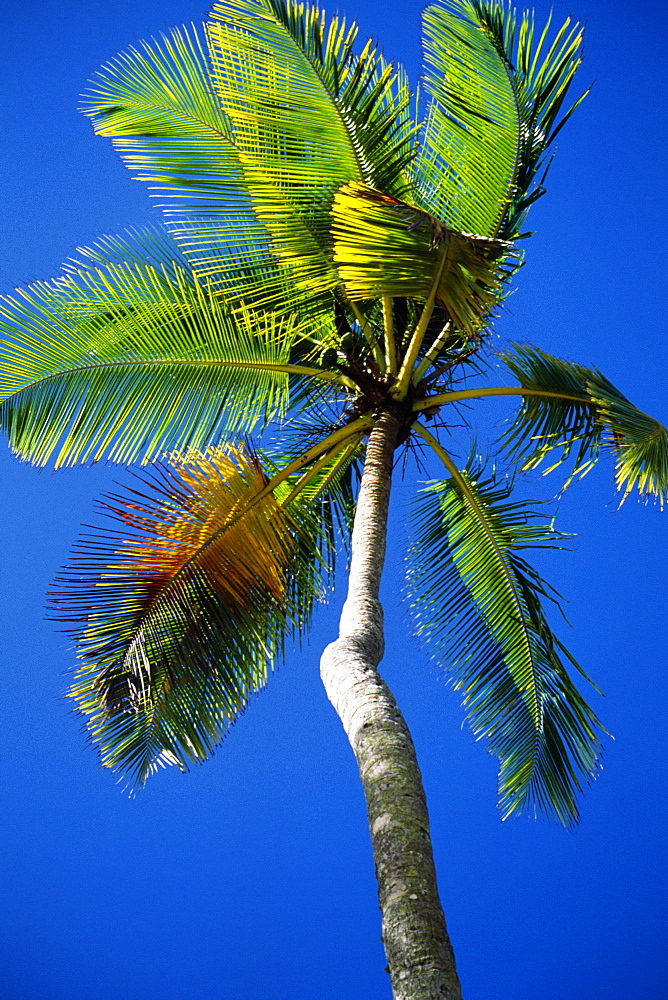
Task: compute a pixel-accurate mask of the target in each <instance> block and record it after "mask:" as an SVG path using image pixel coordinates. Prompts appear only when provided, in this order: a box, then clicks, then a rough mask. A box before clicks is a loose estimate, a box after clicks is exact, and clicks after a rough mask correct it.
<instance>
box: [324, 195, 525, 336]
mask: <svg viewBox="0 0 668 1000" xmlns="http://www.w3.org/2000/svg"><path fill="white" fill-rule="evenodd" d="M332 235H333V237H334V261H335V263H336V265H337V268H338V272H339V275H340V278H341V280H342V282H343V284H344V287H345V289H346V293H347V295H348V296H349V298H351V299H353V300H355V299H358V300H360V299H361V300H363V299H370V298H380V297H381V296H383V295H387V296H390V297H394V296H405V297H411V298H424V299H426V298H427V297H428V296H429V294H430V292H431V290H432V287H433V285H434V282H437V288H436V301H437V303H438V304H439V305H441V306H442V307H443V308H444V309H445V310H446V312H447V314H448V315H449V316H450V317H451V318H452V320H453V322H454V324H455V326H456V327H457V328H458V329H459V330H461V331H463V332H464V333H466V334H469V335H472V334H476V333H479V332H480V330H481V328H482V327H484V326H485V324H486V323H487V321H488V318H489V316H490V313H491V311H492V309H493V308H494V306H495V305H497V303H498V301H499V299H500V298H501V295H502V282H503V280H504V277H505V266H504V265H503V263H500V258H502V257H504V256H505V255H506V253H507V250H508V247H507V244H505V243H501V242H500V241H498V240H493V239H484V238H482V237H478V236H470V235H468V234H466V233H459V232H455V231H454V230H451V229H448V228H447V227H445V226H444V225H442V224H441V223H440V222H439V221H438V220H437V219H436V218H434V217H433V216H430V215H429V214H428V213H426V212H423V211H421V210H420V209H416V208H414V207H412V206H411V205H408V204H406V203H405V202H401V201H398V200H397V199H395V198H390V197H389V196H387V195H385V194H383V193H382V192H380V191H376V190H374V189H373V188H369V187H367V186H366V185H363V184H359V183H356V182H354V183H350V184H346V185H344V186H343V187H341V188H339V190H338V191H337V192H336V195H335V197H334V203H333V206H332Z"/></svg>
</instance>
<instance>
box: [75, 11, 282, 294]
mask: <svg viewBox="0 0 668 1000" xmlns="http://www.w3.org/2000/svg"><path fill="white" fill-rule="evenodd" d="M82 110H83V112H84V113H85V114H86V115H87V116H88V117H89V118H91V120H92V122H93V127H94V129H95V131H96V133H97V134H98V135H103V136H107V137H110V138H111V140H112V143H113V145H114V148H115V149H116V150H117V152H118V153H119V155H120V156H121V158H122V159H123V161H124V162H125V163H126V165H127V166H128V168H129V169H130V170H132V171H133V172H135V173H136V174H137V176H138V177H139V178H140V179H141V180H143V181H146V182H147V183H148V184H150V186H151V189H152V193H153V194H154V195H155V196H156V197H159V198H160V202H161V207H162V209H163V213H164V217H165V220H166V222H167V224H168V226H169V228H170V231H171V232H172V234H173V236H174V237H175V238H176V239H177V240H178V241H179V243H180V245H181V246H182V247H183V250H184V252H185V253H186V254H187V256H188V258H189V259H190V261H191V263H192V265H193V266H194V267H195V269H196V271H197V273H198V275H199V276H200V277H201V278H204V279H207V280H210V281H212V282H213V283H214V284H215V285H217V286H222V287H224V288H227V287H228V286H229V284H230V281H231V277H232V275H233V274H236V275H237V277H238V278H241V277H242V276H245V277H246V282H247V284H251V285H253V284H259V283H261V282H262V281H263V280H277V277H276V275H275V264H274V260H273V257H272V255H271V252H270V250H269V234H268V232H267V230H266V229H265V227H264V226H263V225H262V223H261V222H259V220H258V219H257V217H256V215H255V213H254V211H253V207H252V204H251V200H250V196H249V192H248V190H247V183H246V178H245V176H244V171H243V168H242V165H241V163H240V160H239V154H238V150H237V149H236V147H235V146H234V143H233V142H232V137H231V123H230V121H229V119H228V118H227V116H226V115H225V113H224V111H223V110H222V108H221V106H220V101H219V100H218V97H217V95H216V93H215V91H214V88H213V84H212V82H211V70H210V63H209V56H208V52H207V49H206V46H205V45H204V43H203V42H202V40H201V39H200V37H199V36H198V34H197V32H196V30H195V29H194V28H192V29H186V28H182V29H174V30H173V31H172V32H171V34H170V35H168V36H167V35H165V36H163V37H162V38H161V39H160V40H159V41H158V40H155V39H154V40H152V41H151V42H144V43H143V44H142V46H141V48H139V49H136V48H134V49H130V50H129V51H128V52H125V53H121V54H120V55H118V56H116V58H115V59H113V60H112V61H111V62H109V63H107V64H106V65H105V66H103V67H102V69H101V70H100V71H99V72H98V73H97V74H96V76H95V77H94V79H93V80H92V82H91V84H90V87H89V90H88V91H87V92H86V94H85V95H84V97H83V99H82ZM285 284H286V286H287V279H286V281H285Z"/></svg>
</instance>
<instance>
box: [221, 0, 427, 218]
mask: <svg viewBox="0 0 668 1000" xmlns="http://www.w3.org/2000/svg"><path fill="white" fill-rule="evenodd" d="M210 17H211V18H212V21H211V22H210V24H209V25H208V32H209V40H210V45H211V54H212V60H213V64H214V83H215V86H216V88H217V91H218V94H219V96H220V99H221V102H222V105H223V107H224V108H225V110H226V112H227V113H228V114H229V116H230V119H231V120H232V122H233V123H234V135H235V139H236V141H237V142H238V144H239V148H240V149H241V150H243V154H244V161H245V160H246V158H247V157H250V159H251V160H252V161H253V162H254V163H255V164H256V165H258V166H262V168H263V169H264V170H265V171H266V176H267V178H272V179H273V181H274V183H275V184H276V186H277V187H278V188H280V189H281V190H283V191H288V192H289V193H290V200H291V201H293V200H294V203H295V204H300V203H304V204H305V209H306V211H307V213H308V214H309V215H310V216H311V217H315V215H317V214H318V213H320V219H321V220H323V215H322V205H320V206H318V205H317V201H318V198H317V195H318V194H321V193H322V192H327V191H331V190H332V187H333V186H336V185H337V184H340V183H343V182H344V181H346V180H352V179H357V180H363V181H365V182H366V183H368V184H371V185H373V186H376V187H380V188H382V189H383V190H386V191H387V193H388V194H392V195H395V196H400V194H401V193H402V192H403V191H404V190H406V189H407V185H408V182H409V181H408V176H407V174H406V167H407V165H408V164H409V163H410V161H411V160H412V158H413V156H414V146H413V142H412V139H413V136H414V134H415V132H416V129H417V125H416V123H415V122H414V120H413V117H412V113H411V95H410V90H409V86H408V82H407V79H406V75H405V72H404V70H403V68H402V67H401V66H396V67H395V66H393V65H392V64H390V63H388V62H386V60H385V59H384V58H383V56H382V55H381V54H380V52H379V51H378V49H377V46H376V45H375V44H374V42H373V40H371V39H370V40H369V41H367V42H366V43H365V44H364V46H363V47H362V49H361V51H360V52H359V54H357V53H356V52H355V51H354V45H355V42H356V40H357V36H358V27H357V25H356V24H355V23H354V22H352V23H351V24H349V25H348V24H347V23H346V21H345V19H342V18H339V17H336V16H335V17H332V18H331V19H330V20H329V23H328V20H327V17H326V15H325V11H324V10H321V9H320V8H318V7H317V6H316V5H306V4H302V3H298V2H296V0H223V2H219V3H216V4H214V7H213V9H212V11H211V14H210ZM277 151H279V152H280V154H281V155H280V156H277V155H276V153H277Z"/></svg>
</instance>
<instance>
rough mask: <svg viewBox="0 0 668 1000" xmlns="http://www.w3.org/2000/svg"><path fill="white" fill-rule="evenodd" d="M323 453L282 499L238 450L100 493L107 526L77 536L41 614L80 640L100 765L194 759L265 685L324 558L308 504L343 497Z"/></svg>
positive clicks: (336, 467) (323, 571) (144, 768)
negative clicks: (297, 488) (321, 461)
mask: <svg viewBox="0 0 668 1000" xmlns="http://www.w3.org/2000/svg"><path fill="white" fill-rule="evenodd" d="M271 464H272V463H269V466H270V467H271ZM332 464H333V469H332V468H330V469H326V470H324V471H323V472H321V474H320V476H319V477H316V478H315V480H311V483H310V492H309V494H308V495H304V496H302V495H299V496H298V497H295V498H294V499H293V500H292V502H290V503H289V511H288V512H286V511H285V510H284V509H283V508H282V507H281V505H280V502H278V501H277V498H275V497H274V496H273V495H272V494H271V493H269V494H267V491H266V488H267V485H268V482H269V481H268V478H267V473H266V472H265V470H264V468H263V465H262V464H261V463H260V461H259V459H258V458H257V457H255V456H253V455H250V454H248V453H247V452H245V451H244V450H240V449H227V450H226V451H222V450H220V449H217V450H214V451H212V452H210V453H209V454H208V455H206V456H204V455H194V454H193V455H191V456H190V457H189V459H188V460H185V461H181V462H178V463H176V465H175V466H173V467H171V468H169V467H156V468H154V470H152V472H151V474H146V473H144V474H143V475H142V477H136V479H137V480H138V483H137V486H136V487H134V488H132V489H129V490H127V491H126V493H124V494H122V495H116V496H112V497H110V498H108V500H107V502H106V503H104V504H103V509H104V510H105V512H106V513H107V514H108V515H109V517H110V518H111V523H112V528H111V529H109V528H105V529H104V531H103V532H100V533H96V534H93V535H91V536H88V537H87V538H84V539H83V540H82V541H80V542H79V544H78V546H77V548H76V549H75V552H74V554H73V559H72V562H71V564H70V566H69V567H68V568H67V569H65V570H64V571H63V572H62V573H61V576H60V578H59V580H58V581H57V589H56V591H55V593H54V595H53V598H52V602H51V617H52V618H54V619H55V620H57V621H63V622H65V623H66V624H67V626H68V629H67V630H68V631H69V632H70V633H72V634H73V635H74V637H75V638H76V640H77V644H78V650H79V654H78V655H79V659H80V661H81V662H80V666H79V668H78V670H77V672H76V675H75V678H74V682H73V684H72V687H71V690H70V695H71V697H72V698H74V700H75V701H76V704H77V707H78V709H79V711H80V712H81V713H82V714H83V715H84V716H85V717H86V726H87V730H88V733H89V736H90V738H91V740H92V741H93V742H94V743H95V744H96V745H97V747H98V750H99V753H100V757H101V761H102V763H103V765H104V766H106V767H110V768H113V769H118V770H120V771H122V772H123V773H124V774H125V775H126V776H127V778H128V780H129V781H130V783H131V784H133V785H141V784H142V783H143V782H144V781H145V780H146V779H147V777H149V776H150V775H151V774H152V773H154V772H155V771H156V770H157V769H158V768H159V767H161V766H166V765H169V764H178V765H179V766H180V767H181V768H182V769H186V768H187V767H188V765H189V764H190V763H197V762H200V761H203V760H205V759H206V758H207V757H209V756H210V755H211V753H212V752H213V751H214V749H215V747H216V745H217V744H218V743H219V742H220V741H221V740H222V739H223V737H224V736H225V734H226V732H227V730H228V729H229V727H230V726H231V724H232V723H233V722H234V720H235V719H236V718H237V717H238V715H239V714H240V713H241V712H242V711H243V710H244V709H245V707H246V705H247V704H248V702H249V700H250V699H251V698H252V697H253V695H254V694H255V693H256V692H257V691H258V690H259V689H260V688H261V687H263V686H264V684H265V683H266V681H267V679H268V676H269V674H270V672H271V669H272V665H273V664H274V663H275V661H276V659H277V658H278V657H280V655H281V653H282V650H283V646H284V643H285V640H286V638H287V637H288V636H289V635H290V634H291V633H292V632H293V631H296V632H297V633H299V632H300V631H301V630H303V628H304V627H305V626H306V624H307V623H308V620H309V618H310V614H311V610H312V606H313V603H314V601H315V600H317V599H319V598H320V597H321V595H322V585H323V580H324V579H326V578H327V577H328V575H329V573H330V572H331V571H332V569H333V558H334V548H333V546H332V544H331V541H332V540H331V538H330V536H329V534H328V531H327V527H326V525H325V526H323V525H322V522H321V520H320V517H319V513H320V511H319V503H321V502H326V501H328V500H331V499H332V497H334V502H336V500H337V499H340V498H341V497H342V496H345V486H344V485H343V484H342V479H343V478H345V463H343V465H342V463H341V462H338V463H337V458H336V457H334V459H333V463H332ZM289 491H290V483H289V482H284V483H282V484H281V488H280V491H278V492H282V493H283V494H284V496H283V502H284V503H285V501H286V500H289Z"/></svg>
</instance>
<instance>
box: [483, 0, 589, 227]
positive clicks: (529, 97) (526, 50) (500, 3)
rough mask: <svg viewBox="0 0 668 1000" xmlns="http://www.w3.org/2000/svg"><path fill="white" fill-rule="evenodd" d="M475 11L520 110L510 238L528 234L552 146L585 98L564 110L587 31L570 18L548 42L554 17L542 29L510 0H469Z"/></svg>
mask: <svg viewBox="0 0 668 1000" xmlns="http://www.w3.org/2000/svg"><path fill="white" fill-rule="evenodd" d="M471 7H472V9H473V10H474V11H475V13H476V16H477V18H478V20H479V22H480V24H481V25H482V26H483V28H484V30H485V31H487V32H488V34H489V36H490V38H491V39H492V42H493V44H494V45H495V46H496V48H497V50H498V52H499V54H500V55H501V57H502V58H503V59H504V60H505V62H506V64H507V66H508V70H509V73H510V80H511V83H512V86H513V90H514V92H515V98H516V101H517V107H518V112H519V122H520V134H519V139H520V142H519V151H518V162H517V168H516V171H515V182H514V188H513V191H512V197H511V200H510V203H509V205H508V208H507V210H506V213H505V215H504V217H503V219H502V221H501V223H500V226H499V231H498V235H499V236H500V237H501V238H502V239H508V240H512V239H517V238H518V237H521V236H523V235H528V234H523V233H522V232H521V229H522V226H523V224H524V220H525V218H526V214H527V212H528V210H529V208H530V207H531V205H532V204H533V203H534V202H535V201H536V200H537V199H538V198H540V197H542V195H543V194H545V187H544V182H545V179H546V176H547V173H548V170H549V167H550V165H551V163H552V155H553V154H550V152H549V151H550V148H551V147H552V146H553V144H554V140H555V139H556V137H557V135H558V133H559V132H560V131H561V129H562V128H563V126H564V125H565V124H566V122H567V121H568V119H569V118H570V116H571V115H572V114H573V112H574V111H575V109H576V108H577V107H578V105H579V104H580V103H581V102H582V101H583V100H584V98H585V96H586V94H587V91H585V93H584V94H581V95H580V96H579V97H578V98H577V99H576V100H575V101H574V102H573V103H572V104H571V105H570V106H569V107H568V108H567V109H566V110H565V111H563V110H562V109H563V107H564V102H565V101H566V99H567V97H568V91H569V89H570V86H571V84H572V82H573V79H574V77H575V74H576V73H577V71H578V69H579V67H580V65H581V63H582V39H583V35H584V28H583V26H582V25H580V24H578V23H577V22H571V18H570V17H567V18H566V20H565V21H564V22H563V24H562V25H561V27H560V28H558V29H557V30H556V31H555V32H554V33H553V37H552V38H551V39H550V27H551V21H552V14H551V13H550V14H549V15H548V18H547V21H546V24H545V26H544V28H543V29H542V30H540V29H537V27H536V20H535V14H534V12H533V11H532V10H523V11H522V12H521V14H520V15H519V16H518V15H517V12H516V9H515V8H514V7H513V6H512V4H511V3H510V2H509V0H471ZM539 174H541V176H540V178H539V177H538V175H539Z"/></svg>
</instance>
